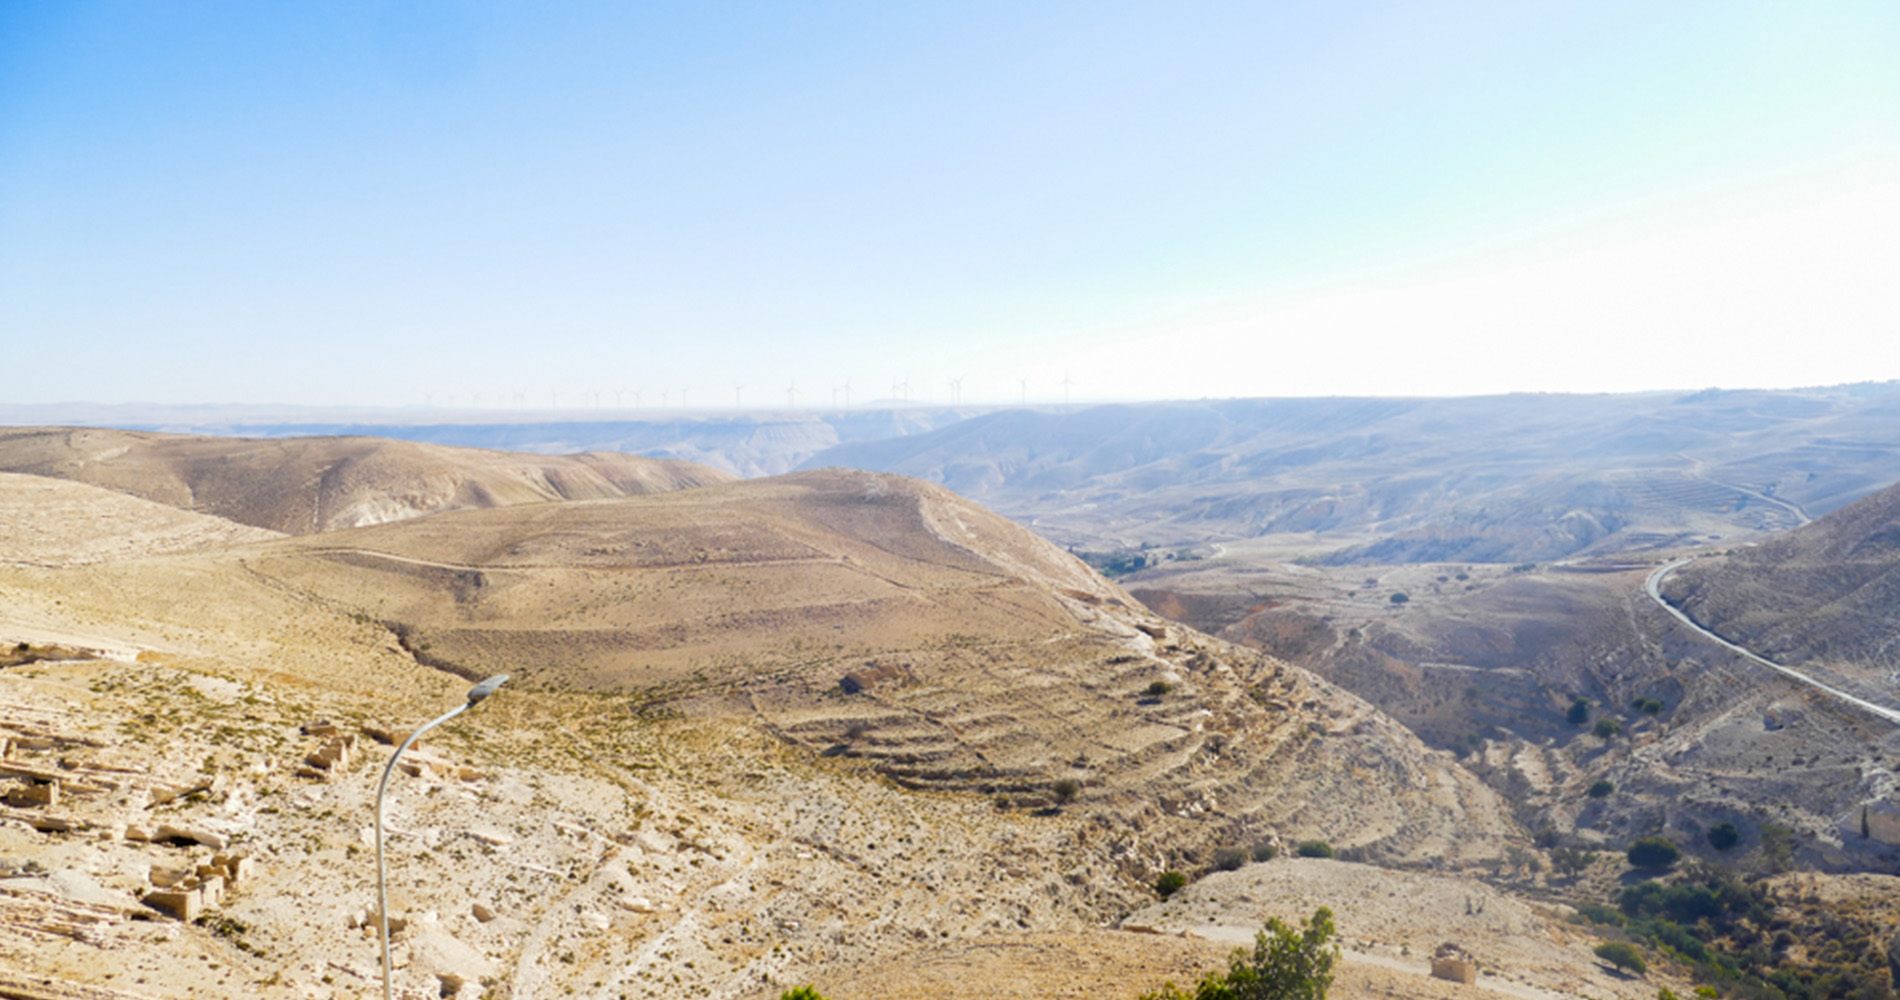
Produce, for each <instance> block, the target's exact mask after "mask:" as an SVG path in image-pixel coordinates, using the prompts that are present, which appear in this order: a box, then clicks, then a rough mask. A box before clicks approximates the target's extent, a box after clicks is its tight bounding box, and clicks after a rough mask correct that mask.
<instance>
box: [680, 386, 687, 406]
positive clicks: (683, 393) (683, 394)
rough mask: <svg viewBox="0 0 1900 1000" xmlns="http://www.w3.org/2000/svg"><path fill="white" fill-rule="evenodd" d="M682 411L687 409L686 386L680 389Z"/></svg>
mask: <svg viewBox="0 0 1900 1000" xmlns="http://www.w3.org/2000/svg"><path fill="white" fill-rule="evenodd" d="M680 409H682V410H684V409H686V388H685V387H684V386H681V387H680Z"/></svg>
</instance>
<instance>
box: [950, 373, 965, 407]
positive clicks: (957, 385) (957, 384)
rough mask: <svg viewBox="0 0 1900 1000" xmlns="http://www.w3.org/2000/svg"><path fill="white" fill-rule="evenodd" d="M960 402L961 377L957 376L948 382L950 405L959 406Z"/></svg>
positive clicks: (961, 400)
mask: <svg viewBox="0 0 1900 1000" xmlns="http://www.w3.org/2000/svg"><path fill="white" fill-rule="evenodd" d="M962 402H963V376H961V375H958V376H957V377H956V378H953V379H951V380H950V405H952V406H956V405H959V404H961V403H962Z"/></svg>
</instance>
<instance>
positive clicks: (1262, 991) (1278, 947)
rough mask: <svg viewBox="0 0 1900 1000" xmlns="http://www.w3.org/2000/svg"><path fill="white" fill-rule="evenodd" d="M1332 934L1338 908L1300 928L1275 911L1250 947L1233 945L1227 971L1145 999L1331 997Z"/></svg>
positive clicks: (1289, 999)
mask: <svg viewBox="0 0 1900 1000" xmlns="http://www.w3.org/2000/svg"><path fill="white" fill-rule="evenodd" d="M1332 937H1333V911H1331V910H1329V909H1327V908H1325V907H1323V906H1322V907H1320V908H1319V909H1318V910H1315V911H1313V916H1312V918H1311V919H1309V920H1307V921H1304V922H1303V923H1302V924H1301V925H1300V927H1299V928H1298V929H1297V930H1296V929H1294V928H1292V927H1288V926H1287V925H1286V924H1284V923H1281V922H1280V919H1279V918H1278V917H1274V918H1272V919H1269V920H1268V921H1267V926H1266V928H1265V929H1263V930H1262V931H1261V932H1260V933H1258V934H1256V935H1254V939H1253V950H1252V951H1251V952H1249V951H1248V950H1247V949H1245V948H1236V949H1234V953H1233V954H1232V955H1231V956H1230V957H1229V958H1228V960H1227V973H1226V974H1225V975H1222V974H1221V973H1218V972H1210V973H1208V974H1207V975H1206V976H1205V977H1203V978H1202V979H1201V981H1200V983H1199V984H1198V985H1197V986H1196V987H1195V989H1194V992H1192V993H1189V992H1186V991H1184V990H1182V989H1181V988H1180V987H1178V986H1175V985H1174V984H1173V983H1169V984H1167V985H1166V986H1163V987H1162V988H1161V989H1160V990H1157V991H1156V992H1153V993H1145V994H1143V995H1142V997H1141V1000H1326V990H1327V989H1328V988H1329V987H1331V986H1332V985H1333V965H1334V963H1336V962H1338V961H1339V946H1338V945H1336V944H1331V943H1330V942H1331V941H1332Z"/></svg>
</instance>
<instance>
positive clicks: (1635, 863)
mask: <svg viewBox="0 0 1900 1000" xmlns="http://www.w3.org/2000/svg"><path fill="white" fill-rule="evenodd" d="M1680 857H1682V849H1681V848H1679V847H1677V846H1676V842H1675V841H1673V840H1670V839H1669V838H1668V837H1643V838H1642V839H1640V840H1638V841H1637V842H1636V843H1634V844H1631V845H1630V850H1629V862H1630V866H1631V867H1633V868H1643V869H1647V870H1651V871H1655V870H1660V869H1663V868H1667V867H1669V866H1670V865H1673V864H1675V863H1676V859H1678V858H1680Z"/></svg>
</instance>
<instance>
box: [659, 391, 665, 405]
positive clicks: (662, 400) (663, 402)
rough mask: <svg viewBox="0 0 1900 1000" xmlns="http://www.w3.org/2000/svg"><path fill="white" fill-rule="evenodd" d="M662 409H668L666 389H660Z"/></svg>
mask: <svg viewBox="0 0 1900 1000" xmlns="http://www.w3.org/2000/svg"><path fill="white" fill-rule="evenodd" d="M660 409H662V410H664V409H666V390H665V389H661V390H660Z"/></svg>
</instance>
